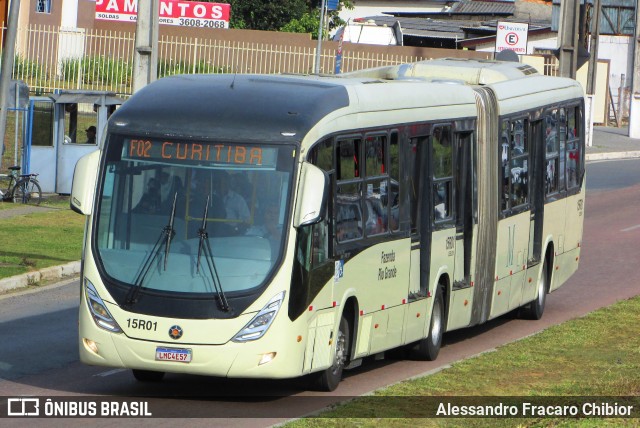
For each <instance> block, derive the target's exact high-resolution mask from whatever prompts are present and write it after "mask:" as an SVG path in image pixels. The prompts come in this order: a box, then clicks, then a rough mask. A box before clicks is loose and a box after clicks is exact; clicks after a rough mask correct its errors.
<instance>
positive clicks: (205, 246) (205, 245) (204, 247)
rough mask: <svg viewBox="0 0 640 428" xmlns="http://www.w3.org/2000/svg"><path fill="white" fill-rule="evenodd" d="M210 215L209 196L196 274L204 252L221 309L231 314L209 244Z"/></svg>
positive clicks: (204, 215)
mask: <svg viewBox="0 0 640 428" xmlns="http://www.w3.org/2000/svg"><path fill="white" fill-rule="evenodd" d="M208 215H209V196H208V195H207V203H206V204H205V206H204V214H203V215H202V226H201V227H200V229H198V236H199V237H200V242H199V243H198V260H197V263H196V273H200V256H201V255H202V252H203V251H204V257H205V260H206V261H207V267H208V268H209V276H210V277H211V282H213V287H214V288H215V290H216V292H217V293H218V298H219V299H220V307H221V308H222V310H223V311H225V312H229V311H230V310H231V307H230V306H229V303H228V302H227V298H226V296H225V295H224V291H223V290H222V283H221V282H220V277H219V276H218V270H217V269H216V264H215V262H214V260H213V252H212V251H211V244H210V242H209V233H207V217H208Z"/></svg>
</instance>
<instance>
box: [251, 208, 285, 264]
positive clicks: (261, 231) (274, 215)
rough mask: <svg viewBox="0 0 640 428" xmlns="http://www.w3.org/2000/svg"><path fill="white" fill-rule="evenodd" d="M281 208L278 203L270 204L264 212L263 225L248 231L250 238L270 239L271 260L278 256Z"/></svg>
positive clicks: (257, 225) (256, 225) (252, 227)
mask: <svg viewBox="0 0 640 428" xmlns="http://www.w3.org/2000/svg"><path fill="white" fill-rule="evenodd" d="M279 215H280V208H279V206H278V204H277V203H275V202H269V203H268V204H267V206H266V208H265V210H264V213H263V218H262V224H254V225H253V226H251V227H250V228H249V229H248V230H247V233H246V234H247V235H249V236H260V237H262V238H265V239H268V240H269V244H270V245H271V260H274V258H275V257H277V255H278V251H279V247H280V239H281V237H282V226H281V225H280V219H279Z"/></svg>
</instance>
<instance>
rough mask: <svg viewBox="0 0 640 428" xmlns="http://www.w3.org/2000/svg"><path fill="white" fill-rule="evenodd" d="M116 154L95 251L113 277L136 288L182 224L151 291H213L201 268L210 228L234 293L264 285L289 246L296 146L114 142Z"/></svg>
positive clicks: (109, 161)
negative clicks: (167, 232) (163, 240)
mask: <svg viewBox="0 0 640 428" xmlns="http://www.w3.org/2000/svg"><path fill="white" fill-rule="evenodd" d="M107 148H108V149H107V152H106V155H105V156H106V168H105V171H106V172H105V174H106V175H105V176H104V178H103V179H102V183H103V185H102V189H101V194H100V196H99V197H100V205H99V209H98V212H97V216H98V222H97V230H96V236H97V240H96V249H97V251H98V258H99V260H100V263H101V264H102V268H103V270H104V271H105V272H106V273H107V275H108V276H109V277H111V278H113V279H115V280H117V281H119V282H120V283H123V284H129V285H130V286H132V285H133V284H134V283H135V282H136V277H137V275H138V273H139V272H140V269H141V266H142V265H143V264H144V261H145V260H146V259H147V257H149V254H151V255H152V256H153V249H154V246H155V244H156V243H157V242H159V239H160V238H159V237H160V236H161V235H163V229H164V228H165V227H166V226H167V225H168V224H170V222H171V220H173V231H174V234H173V238H172V239H171V245H170V251H169V253H168V254H167V255H166V256H165V255H164V251H163V254H162V255H161V256H160V255H156V256H155V257H154V258H152V264H151V269H150V270H149V273H148V275H147V279H146V280H145V287H147V288H151V289H155V290H158V291H161V292H167V293H172V292H177V293H200V294H201V293H212V292H214V288H213V283H212V279H211V277H210V275H209V274H208V273H207V272H208V271H207V270H206V269H200V271H199V272H198V271H197V270H196V269H195V268H194V267H195V265H196V263H197V260H196V259H197V255H198V252H199V251H198V250H199V248H200V245H201V244H200V236H199V234H198V232H199V229H200V228H202V226H203V224H204V225H205V229H206V232H207V233H208V239H209V242H210V244H211V248H212V252H213V259H214V261H215V265H216V266H217V270H218V275H219V277H220V281H221V283H222V286H223V287H224V288H225V291H226V292H230V293H232V292H235V291H238V292H240V291H245V290H249V289H254V288H257V287H260V286H261V285H263V283H264V281H265V280H266V278H267V277H268V275H269V273H270V272H271V271H272V270H273V269H274V268H275V267H276V262H277V261H278V260H279V258H280V255H281V254H282V251H283V249H284V247H283V241H284V235H285V233H284V232H285V230H284V224H285V222H286V221H287V218H288V210H289V208H288V206H289V203H288V201H289V200H290V193H291V188H292V186H291V180H292V177H293V171H294V167H295V163H294V160H293V159H294V158H293V156H292V153H294V151H295V148H294V147H293V146H284V145H282V146H275V145H266V144H263V145H253V144H237V143H233V144H231V143H223V142H215V143H214V142H193V141H178V140H165V139H163V140H154V139H147V138H123V137H118V136H113V135H112V136H111V137H110V141H109V144H108V145H107ZM174 207H175V210H174ZM203 257H204V256H203ZM165 259H166V260H167V268H166V270H165V269H164V260H165ZM201 263H206V262H205V261H204V259H203V260H201Z"/></svg>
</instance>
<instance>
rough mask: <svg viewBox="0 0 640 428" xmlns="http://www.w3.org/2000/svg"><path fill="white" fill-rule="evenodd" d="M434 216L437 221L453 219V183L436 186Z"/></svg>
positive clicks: (447, 182) (442, 183)
mask: <svg viewBox="0 0 640 428" xmlns="http://www.w3.org/2000/svg"><path fill="white" fill-rule="evenodd" d="M434 189H435V191H434V196H435V198H434V215H435V217H434V218H435V219H436V221H438V220H445V219H448V218H449V217H451V182H450V181H444V182H441V183H436V184H434Z"/></svg>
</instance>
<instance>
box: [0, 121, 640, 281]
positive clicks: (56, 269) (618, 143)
mask: <svg viewBox="0 0 640 428" xmlns="http://www.w3.org/2000/svg"><path fill="white" fill-rule="evenodd" d="M627 135H628V129H627V128H626V127H623V128H613V127H604V126H596V127H594V128H593V145H591V146H589V147H587V149H586V153H585V157H586V160H587V162H590V161H597V160H607V159H627V158H640V139H637V138H629V137H628V136H627ZM43 210H46V208H42V207H32V206H24V205H21V206H17V207H16V208H12V209H9V210H3V211H0V219H1V218H9V217H12V216H17V215H23V214H28V213H31V212H39V211H43ZM79 273H80V262H79V261H77V262H71V263H67V264H65V265H62V266H52V267H49V268H46V269H42V270H40V271H36V272H29V273H25V274H22V275H17V276H12V277H10V278H4V279H0V293H2V292H4V291H8V290H13V289H19V288H23V287H27V286H29V285H32V284H35V283H37V282H40V281H45V280H46V281H52V280H57V279H62V278H65V277H69V276H73V275H78V274H79Z"/></svg>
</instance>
